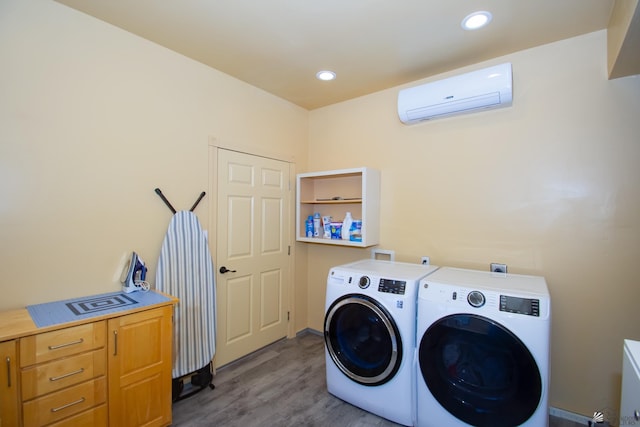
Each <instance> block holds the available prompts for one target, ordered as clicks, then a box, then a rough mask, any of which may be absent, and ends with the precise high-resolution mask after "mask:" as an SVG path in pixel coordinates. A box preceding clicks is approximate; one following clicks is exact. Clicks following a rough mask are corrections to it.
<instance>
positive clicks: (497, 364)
mask: <svg viewBox="0 0 640 427" xmlns="http://www.w3.org/2000/svg"><path fill="white" fill-rule="evenodd" d="M417 310H418V313H417V326H416V328H417V336H416V346H417V359H418V360H417V362H418V363H417V372H416V377H417V381H416V382H417V384H416V387H417V393H416V398H417V425H418V426H419V427H442V426H476V427H515V426H526V427H542V426H547V425H548V419H549V416H548V386H549V337H550V324H551V301H550V297H549V291H548V289H547V284H546V282H545V280H544V278H542V277H537V276H525V275H517V274H503V273H491V272H485V271H475V270H464V269H456V268H451V267H443V268H441V269H439V270H438V271H436V272H435V273H433V274H431V275H429V276H427V277H426V278H425V279H423V280H421V282H420V290H419V291H418V309H417Z"/></svg>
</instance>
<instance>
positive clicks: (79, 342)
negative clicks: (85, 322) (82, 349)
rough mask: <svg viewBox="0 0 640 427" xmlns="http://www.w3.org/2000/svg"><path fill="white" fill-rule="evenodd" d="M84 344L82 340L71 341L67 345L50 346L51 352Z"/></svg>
mask: <svg viewBox="0 0 640 427" xmlns="http://www.w3.org/2000/svg"><path fill="white" fill-rule="evenodd" d="M83 342H84V339H82V338H80V339H79V340H77V341H71V342H68V343H66V344H58V345H50V346H49V350H57V349H59V348H64V347H69V346H70V345H76V344H82V343H83Z"/></svg>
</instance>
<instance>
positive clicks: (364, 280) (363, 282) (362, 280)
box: [358, 276, 371, 289]
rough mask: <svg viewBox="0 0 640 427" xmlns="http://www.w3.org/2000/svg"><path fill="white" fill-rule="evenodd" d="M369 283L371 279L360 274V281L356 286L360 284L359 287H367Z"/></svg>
mask: <svg viewBox="0 0 640 427" xmlns="http://www.w3.org/2000/svg"><path fill="white" fill-rule="evenodd" d="M370 284H371V279H369V278H368V277H367V276H362V277H361V278H360V282H359V283H358V286H360V289H367V288H368V287H369V285H370Z"/></svg>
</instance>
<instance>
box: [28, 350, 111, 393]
mask: <svg viewBox="0 0 640 427" xmlns="http://www.w3.org/2000/svg"><path fill="white" fill-rule="evenodd" d="M105 370H106V355H105V349H104V348H101V349H99V350H94V351H91V352H88V353H82V354H78V355H76V356H70V357H66V358H63V359H59V360H54V361H52V362H47V363H43V364H41V365H36V366H32V367H30V368H27V369H24V370H23V371H22V373H21V375H22V399H23V400H29V399H33V398H34V397H38V396H42V395H44V394H47V393H51V392H53V391H56V390H60V389H62V388H64V387H68V386H71V385H74V384H79V383H81V382H84V381H87V380H90V379H92V378H94V377H99V376H102V375H104V374H105Z"/></svg>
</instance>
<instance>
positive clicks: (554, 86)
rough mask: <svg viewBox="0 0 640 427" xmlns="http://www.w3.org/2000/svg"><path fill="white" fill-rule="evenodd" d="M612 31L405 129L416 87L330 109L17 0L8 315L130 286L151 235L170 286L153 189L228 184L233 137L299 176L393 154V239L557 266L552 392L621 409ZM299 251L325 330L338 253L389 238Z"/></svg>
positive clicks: (531, 61) (626, 139)
mask: <svg viewBox="0 0 640 427" xmlns="http://www.w3.org/2000/svg"><path fill="white" fill-rule="evenodd" d="M605 39H606V35H605V33H604V32H598V33H593V34H589V35H586V36H583V37H578V38H575V39H571V40H567V41H563V42H559V43H554V44H551V45H547V46H543V47H540V48H535V49H531V50H528V51H523V52H520V53H517V54H514V55H509V56H508V57H505V58H502V59H500V60H495V61H491V62H487V63H484V64H478V65H476V66H473V67H469V68H467V69H462V70H457V71H456V72H452V73H450V74H451V75H453V74H457V73H459V72H464V71H468V70H472V69H476V68H479V67H481V66H484V65H491V64H494V63H498V62H502V60H504V61H510V62H512V63H513V69H514V105H513V107H511V108H508V109H503V110H497V111H491V112H484V113H479V114H474V115H469V116H460V117H455V118H450V119H443V120H439V121H434V122H429V123H423V124H419V125H415V126H404V125H402V124H401V123H400V122H399V121H398V119H397V116H396V111H395V105H396V96H397V90H398V88H394V89H391V90H387V91H382V92H379V93H376V94H373V95H369V96H366V97H362V98H358V99H354V100H351V101H348V102H344V103H340V104H336V105H333V106H330V107H326V108H323V109H319V110H315V111H312V112H311V113H309V112H307V111H305V110H303V109H300V108H298V107H296V106H293V105H292V104H290V103H288V102H286V101H283V100H281V99H278V98H275V97H273V96H271V95H269V94H267V93H265V92H263V91H261V90H259V89H256V88H253V87H251V86H248V85H246V84H244V83H242V82H240V81H238V80H235V79H233V78H231V77H229V76H227V75H224V74H222V73H220V72H217V71H215V70H212V69H210V68H208V67H205V66H204V65H201V64H199V63H196V62H194V61H191V60H189V59H186V58H184V57H182V56H180V55H177V54H175V53H173V52H171V51H168V50H166V49H164V48H161V47H159V46H157V45H154V44H152V43H150V42H147V41H145V40H142V39H140V38H138V37H135V36H133V35H131V34H129V33H126V32H124V31H122V30H119V29H117V28H114V27H111V26H109V25H107V24H104V23H102V22H100V21H96V20H94V19H92V18H90V17H87V16H85V15H83V14H81V13H79V12H76V11H74V10H71V9H68V8H66V7H65V6H62V5H59V4H57V3H55V2H52V1H49V0H34V1H29V2H24V1H20V0H3V1H2V3H1V4H0V58H1V59H2V64H3V65H2V71H1V72H0V93H1V94H2V96H0V267H1V271H2V273H3V278H2V280H1V281H0V291H1V292H2V298H0V309H8V308H15V307H22V306H25V305H27V304H33V303H39V302H45V301H50V300H53V299H61V298H69V297H75V296H81V295H88V294H92V293H99V292H109V291H113V290H116V289H118V286H119V284H118V276H119V274H120V268H121V267H122V262H123V257H124V256H125V255H126V254H127V253H128V252H129V251H131V250H136V251H138V252H139V253H140V254H141V255H142V256H143V258H144V259H145V260H146V261H147V263H148V264H149V267H150V271H151V280H153V272H154V271H155V262H156V259H157V256H158V252H159V249H160V244H161V241H162V238H163V236H164V232H165V230H166V227H167V225H168V222H169V219H170V216H171V214H170V212H169V211H168V210H167V208H166V207H165V206H164V204H162V202H161V201H160V199H159V198H158V197H157V196H156V195H155V194H154V193H153V189H154V188H156V187H160V188H162V190H163V191H164V192H165V194H166V195H167V196H168V197H169V198H170V200H171V201H172V203H173V204H174V205H175V206H176V207H177V208H183V209H184V208H189V207H190V206H191V205H192V203H193V201H194V200H195V198H196V197H197V195H198V194H199V193H200V192H201V191H207V192H208V193H209V191H210V188H209V165H208V161H207V158H208V156H207V153H208V141H209V139H210V138H212V137H213V138H215V139H216V140H217V141H218V142H219V143H221V144H223V145H225V146H228V147H237V148H238V149H243V150H249V151H255V152H257V153H264V152H269V153H275V154H276V155H278V156H282V158H293V159H295V162H296V165H295V166H296V169H297V170H298V171H299V172H304V171H313V170H325V169H338V168H345V167H354V166H370V167H375V168H378V169H380V170H381V172H382V211H381V218H382V227H381V244H380V246H379V247H381V248H384V249H393V250H395V251H396V254H397V259H398V260H400V261H410V262H417V261H418V259H419V257H420V256H422V255H429V256H431V258H432V261H433V263H434V264H438V265H451V266H461V267H470V268H478V269H486V268H487V266H488V264H489V263H490V262H493V261H496V262H504V263H507V264H508V265H509V269H510V271H511V272H514V273H529V274H540V275H544V276H545V277H546V278H547V282H548V284H549V288H550V291H551V294H552V298H553V316H554V318H553V336H552V360H551V361H552V383H551V396H550V397H551V401H550V403H551V404H552V405H553V406H557V407H561V408H564V409H568V410H572V411H576V412H580V413H583V414H590V413H591V412H592V411H594V410H596V409H610V410H615V411H617V405H618V398H619V396H618V394H619V383H620V364H621V357H622V356H621V346H622V339H623V338H634V339H640V329H639V328H640V326H639V325H640V314H639V312H638V310H637V309H636V305H637V300H638V297H639V296H640V284H639V283H638V279H636V276H635V274H634V273H635V268H634V267H635V264H637V262H638V260H639V259H640V216H639V215H638V213H639V212H640V191H638V183H639V182H640V168H639V167H638V165H637V163H638V161H639V160H640V142H639V139H638V138H639V137H638V135H640V122H639V121H638V119H637V118H638V117H639V116H640V114H639V113H640V79H639V78H637V77H630V78H624V79H619V80H613V81H608V80H607V79H606V52H605V44H606V40H605ZM418 83H421V82H415V84H418ZM412 85H413V84H412ZM307 143H308V145H307ZM265 147H267V148H265ZM307 163H308V164H307ZM210 198H211V194H210V193H209V194H208V195H207V197H206V198H205V199H204V200H203V201H202V203H201V204H200V205H199V206H198V208H197V209H196V213H197V214H198V216H199V217H200V220H201V222H202V224H203V227H205V228H206V227H207V225H208V216H209V209H210V206H211V205H210ZM295 255H296V263H297V264H296V272H295V274H296V283H295V286H296V304H295V307H294V311H295V312H296V314H297V316H296V325H295V329H296V330H300V329H302V328H304V327H306V326H310V327H312V328H314V329H318V330H320V329H321V328H322V317H323V305H324V291H325V282H326V274H327V271H328V268H329V267H330V266H332V265H336V264H340V263H343V262H347V261H350V260H356V259H360V258H364V257H369V256H370V255H369V251H368V250H362V249H353V248H334V247H327V246H323V245H312V244H301V243H297V244H296V253H295ZM307 261H308V263H309V269H308V271H307V267H306V263H307ZM307 282H308V288H307Z"/></svg>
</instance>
